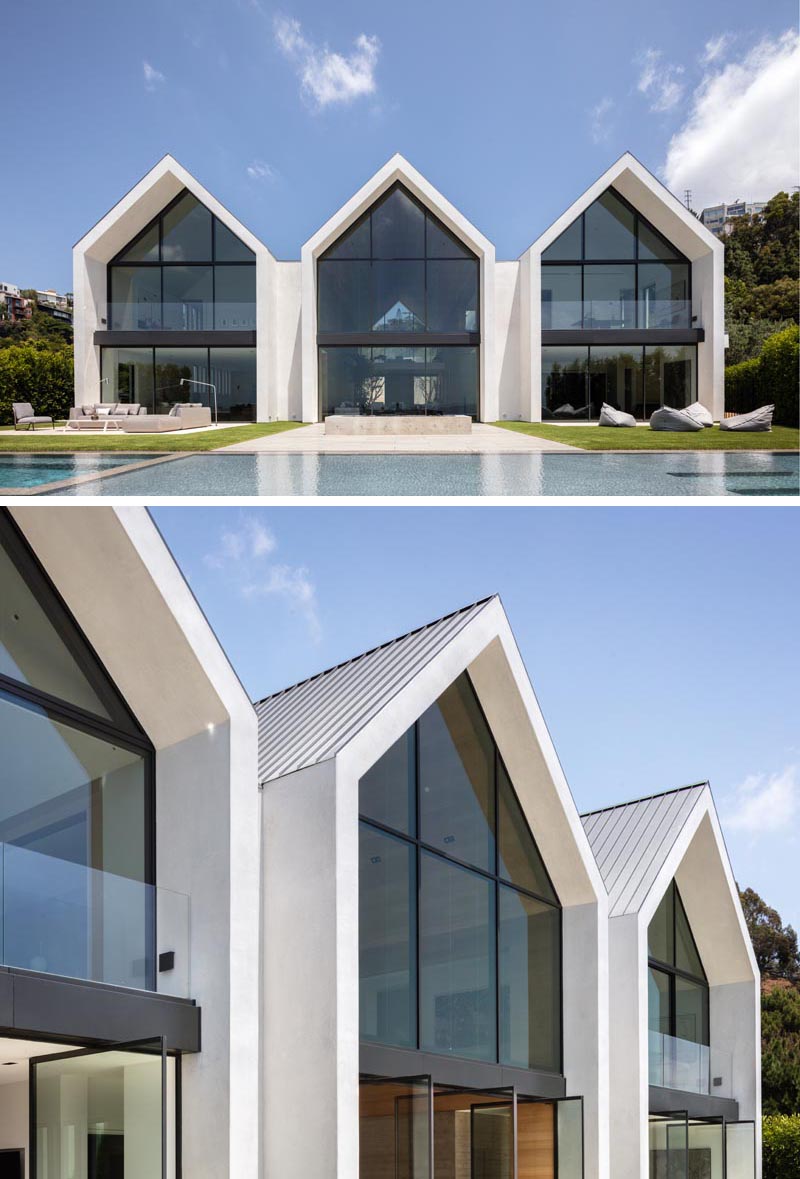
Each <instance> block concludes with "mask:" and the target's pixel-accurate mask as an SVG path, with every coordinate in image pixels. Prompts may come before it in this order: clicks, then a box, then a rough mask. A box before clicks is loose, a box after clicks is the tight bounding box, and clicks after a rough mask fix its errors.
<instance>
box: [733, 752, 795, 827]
mask: <svg viewBox="0 0 800 1179" xmlns="http://www.w3.org/2000/svg"><path fill="white" fill-rule="evenodd" d="M799 812H800V777H798V767H797V766H795V765H792V766H787V767H786V768H785V769H784V770H782V771H781V772H780V773H779V774H770V775H769V776H767V775H766V774H750V775H749V777H747V778H745V780H744V782H742V783H741V785H739V786H737V787H736V789H735V791H734V795H733V798H732V799H731V800H730V802H729V810H728V812H727V814H725V815H724V817H723V822H724V825H725V826H726V827H727V828H729V829H730V830H736V831H745V832H747V833H748V834H750V835H760V834H763V833H764V832H771V831H783V830H791V829H792V827H793V824H794V822H795V817H796V816H797V814H798V813H799Z"/></svg>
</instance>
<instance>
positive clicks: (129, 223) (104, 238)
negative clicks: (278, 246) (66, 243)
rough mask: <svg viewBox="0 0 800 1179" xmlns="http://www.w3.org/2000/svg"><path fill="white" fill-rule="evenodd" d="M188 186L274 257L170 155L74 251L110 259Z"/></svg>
mask: <svg viewBox="0 0 800 1179" xmlns="http://www.w3.org/2000/svg"><path fill="white" fill-rule="evenodd" d="M185 188H186V189H188V190H189V192H191V193H192V194H193V195H194V196H195V197H197V199H198V200H199V201H200V202H201V203H202V204H203V205H205V206H206V208H207V209H210V210H211V212H212V213H213V214H214V216H215V217H218V218H219V220H220V221H221V222H222V223H223V225H225V226H227V228H228V229H230V231H231V232H232V233H235V234H236V236H237V237H238V238H240V239H241V240H242V241H243V242H244V244H245V245H246V246H248V247H249V248H250V249H251V250H252V251H253V253H254V254H255V255H256V256H257V257H259V256H262V257H263V256H266V257H269V258H271V257H272V255H271V253H270V251H269V250H268V249H267V247H266V246H265V245H264V243H263V242H262V241H259V239H258V238H257V237H256V236H255V234H253V233H251V232H250V230H249V229H247V228H246V226H244V225H242V223H241V222H240V221H238V220H237V219H236V217H234V215H233V213H231V212H230V211H229V210H228V209H226V208H225V206H224V205H222V204H220V202H219V201H218V200H217V199H216V197H214V196H212V195H211V193H210V192H209V191H208V189H206V188H204V187H203V185H202V184H201V183H200V181H199V180H197V179H196V178H195V177H194V176H192V174H191V172H187V170H186V169H185V168H184V167H183V166H182V165H181V164H179V163H178V161H177V160H176V159H174V158H173V157H172V156H170V155H166V156H164V157H163V158H162V159H160V160H159V161H158V163H157V164H156V165H155V167H153V168H151V169H150V171H149V172H148V173H147V174H146V175H145V176H143V177H142V179H141V180H140V181H139V182H138V183H137V184H135V185H134V186H133V188H132V189H130V191H129V192H127V193H126V194H125V196H124V197H122V199H121V200H119V201H117V203H116V204H115V205H114V207H113V208H112V209H110V210H109V211H108V213H106V215H105V216H104V217H101V219H100V220H99V221H98V222H97V224H96V225H94V226H93V227H92V228H91V229H90V230H89V232H88V233H86V234H84V236H83V237H82V238H81V239H80V241H78V242H76V244H75V246H74V247H73V252H74V253H75V254H77V255H85V256H86V257H89V258H92V259H94V260H95V261H98V262H103V263H107V262H110V261H111V259H112V258H114V257H115V256H116V255H117V254H118V253H119V252H120V250H122V249H124V247H125V246H126V245H127V244H128V242H130V241H132V240H133V238H135V237H136V235H137V233H140V232H141V230H142V229H144V227H145V226H146V225H147V224H148V223H149V222H150V221H152V219H153V218H154V217H155V216H157V214H158V213H160V211H161V210H162V209H163V208H164V207H165V206H166V205H168V204H169V202H170V201H171V200H173V199H174V198H175V197H176V196H177V195H178V193H180V192H182V191H183V189H185Z"/></svg>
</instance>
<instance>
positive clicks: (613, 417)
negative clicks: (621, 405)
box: [597, 401, 636, 426]
mask: <svg viewBox="0 0 800 1179" xmlns="http://www.w3.org/2000/svg"><path fill="white" fill-rule="evenodd" d="M597 424H598V426H635V425H636V418H635V417H634V416H633V414H632V413H625V412H624V410H621V409H614V406H613V405H606V403H605V401H604V402H603V405H602V407H601V409H600V420H599V422H598V423H597Z"/></svg>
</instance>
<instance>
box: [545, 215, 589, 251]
mask: <svg viewBox="0 0 800 1179" xmlns="http://www.w3.org/2000/svg"><path fill="white" fill-rule="evenodd" d="M581 223H582V219H581V218H580V217H579V218H578V219H577V221H573V222H572V225H570V226H568V227H567V228H566V229H565V230H564V232H563V233H562V234H560V235H559V236H558V237H557V238H556V240H555V241H554V242H553V243H552V245H550V246H548V247H547V249H546V250H545V251H544V253H543V254H542V261H543V262H572V261H573V260H577V259H579V258H581V257H582V256H583V243H582V241H581V238H582V231H581Z"/></svg>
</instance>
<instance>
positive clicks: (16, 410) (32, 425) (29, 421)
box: [11, 401, 53, 430]
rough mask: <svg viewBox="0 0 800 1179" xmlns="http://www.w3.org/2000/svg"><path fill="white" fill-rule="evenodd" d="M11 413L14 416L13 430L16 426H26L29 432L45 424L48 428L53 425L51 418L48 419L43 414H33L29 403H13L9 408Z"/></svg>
mask: <svg viewBox="0 0 800 1179" xmlns="http://www.w3.org/2000/svg"><path fill="white" fill-rule="evenodd" d="M11 411H12V413H13V414H14V429H15V430H16V429H17V427H18V426H27V427H28V429H29V430H35V429H36V427H37V426H41V425H44V424H45V423H46V424H47V425H48V426H52V424H53V419H52V418H48V417H47V416H46V415H44V414H35V413H34V412H33V406H32V405H31V403H30V402H29V401H15V402H14V403H13V404H12V406H11Z"/></svg>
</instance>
